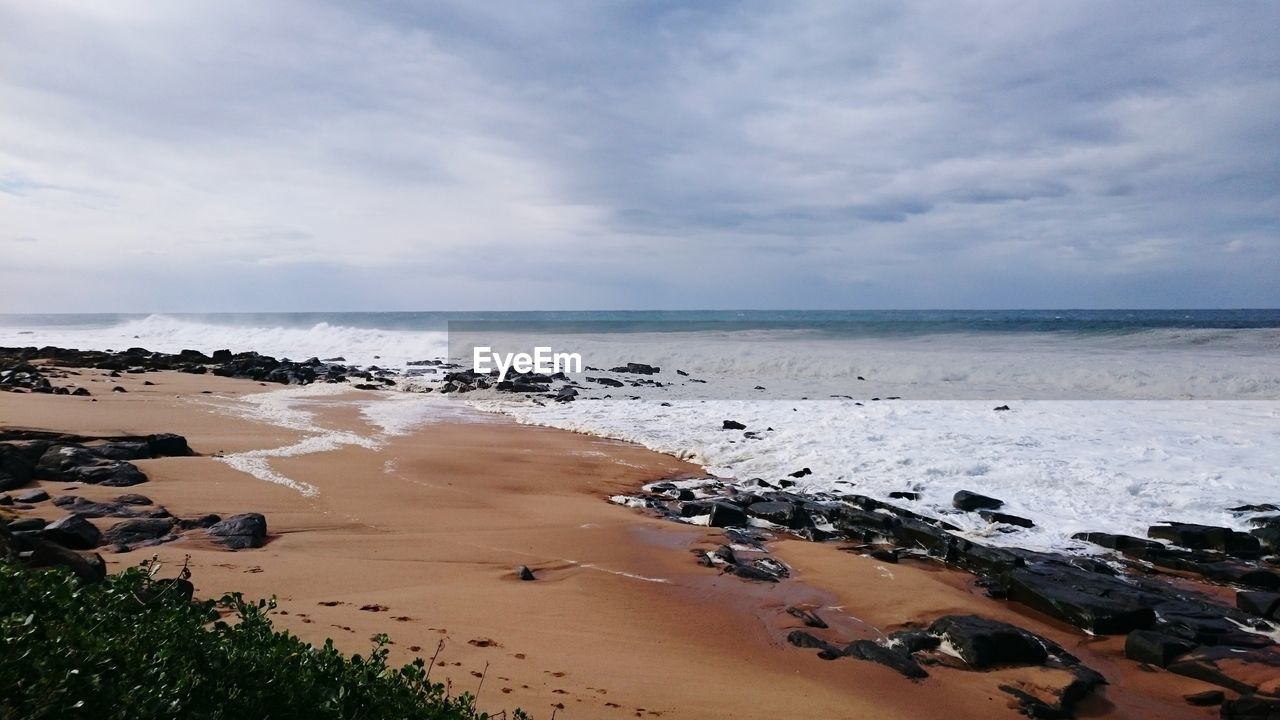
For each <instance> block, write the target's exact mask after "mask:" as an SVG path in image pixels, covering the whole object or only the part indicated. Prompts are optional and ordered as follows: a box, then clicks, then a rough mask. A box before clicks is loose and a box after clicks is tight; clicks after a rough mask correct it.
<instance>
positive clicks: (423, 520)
mask: <svg viewBox="0 0 1280 720" xmlns="http://www.w3.org/2000/svg"><path fill="white" fill-rule="evenodd" d="M80 372H82V373H83V377H82V378H81V379H80V380H81V382H80V384H82V385H84V386H85V387H88V388H89V389H90V390H91V391H92V392H93V393H94V398H80V397H64V396H48V395H22V394H11V393H0V425H4V426H10V427H25V428H36V429H48V430H58V431H63V432H77V433H85V434H97V433H102V434H128V433H151V432H177V433H180V434H183V435H185V436H186V437H187V438H188V440H189V441H190V443H191V446H192V447H193V448H194V449H195V450H196V451H197V452H198V453H200V454H201V456H200V457H192V458H164V459H157V460H147V461H139V462H138V463H137V464H138V466H139V467H140V468H141V469H142V470H143V471H144V472H145V473H147V475H148V476H149V478H150V482H148V483H146V484H143V485H139V486H136V487H134V488H130V490H129V491H132V492H140V493H143V494H145V495H148V496H149V497H151V498H152V499H153V500H155V502H156V503H157V504H160V505H164V506H165V507H167V508H168V509H169V510H170V511H171V512H173V513H174V514H175V515H179V516H183V515H194V514H201V513H208V512H216V513H218V514H220V515H223V516H226V515H230V514H234V513H238V512H249V511H254V512H261V513H263V514H264V515H266V517H267V520H268V526H269V531H270V534H271V540H270V542H269V543H268V544H267V546H266V547H264V548H261V549H256V550H246V551H240V552H228V551H225V550H221V549H218V548H215V547H212V546H209V545H208V544H207V543H205V542H203V541H199V540H196V539H194V538H188V539H184V540H181V541H178V542H175V543H170V544H167V545H162V546H159V547H155V548H146V549H141V550H136V551H133V552H129V553H122V554H112V553H110V552H104V553H103V556H104V558H105V559H106V560H107V561H108V562H109V563H110V565H111V566H112V568H113V569H118V568H120V567H124V566H127V565H129V564H134V563H137V562H140V561H142V560H144V559H146V558H148V557H150V556H152V555H156V556H158V557H159V558H160V559H161V560H162V561H164V562H165V563H166V565H167V568H168V569H170V570H172V571H173V572H176V571H177V569H178V567H180V566H181V565H182V564H183V563H184V562H188V563H189V565H190V566H191V569H192V572H193V578H192V579H193V581H194V582H195V584H196V587H197V592H198V594H200V595H201V596H204V597H215V596H217V595H219V594H221V593H223V592H227V591H233V590H234V591H240V592H243V593H244V594H245V595H246V596H248V597H270V596H272V595H275V596H277V598H278V600H279V607H278V608H277V610H276V621H277V623H278V625H279V626H280V627H283V628H287V629H289V630H290V631H292V632H294V633H296V634H298V635H299V636H301V637H303V638H304V639H306V640H309V641H311V642H315V643H319V642H323V640H324V639H326V638H329V637H332V638H333V639H334V641H335V642H336V643H337V644H338V646H339V647H341V648H343V649H344V650H346V651H348V652H363V651H365V650H367V648H368V647H369V646H370V637H371V636H373V635H375V634H376V633H381V632H385V633H387V634H389V635H390V636H391V637H392V639H393V641H394V643H395V644H394V646H393V655H394V657H395V658H396V659H397V660H400V661H408V660H410V659H412V658H413V657H416V656H423V657H426V658H431V657H432V656H433V654H435V653H436V650H437V647H438V644H439V643H440V641H442V640H443V641H444V643H445V644H444V646H443V649H442V650H440V652H439V656H438V657H437V665H436V667H435V668H434V670H433V677H434V678H439V679H446V678H447V679H448V681H449V682H450V683H451V685H452V687H453V689H454V691H455V692H462V691H470V692H472V693H476V692H477V691H478V692H479V696H480V703H479V704H480V706H481V707H483V708H485V709H488V710H491V711H497V710H501V709H504V708H512V707H516V706H520V707H523V708H524V709H525V710H527V711H528V712H530V713H532V714H533V715H534V716H535V717H550V716H551V715H552V712H553V710H554V712H555V713H556V716H557V717H583V718H597V717H603V718H608V717H619V718H621V717H659V716H660V717H664V718H685V717H688V718H695V717H696V718H705V717H735V718H779V717H783V718H786V717H858V718H921V717H948V718H970V717H972V718H1001V717H1008V718H1013V717H1019V715H1018V713H1017V711H1016V709H1015V708H1014V707H1013V705H1012V703H1011V701H1010V699H1009V697H1008V695H1006V694H1004V693H1003V692H1001V691H999V690H998V689H997V688H998V685H1000V684H1004V683H1013V684H1020V686H1022V687H1028V688H1030V687H1033V686H1035V685H1037V684H1051V683H1052V682H1053V681H1054V680H1055V678H1053V677H1051V676H1050V675H1051V673H1049V672H1048V671H1039V670H1038V669H1029V670H1027V669H1024V670H1003V671H996V672H992V673H973V672H967V671H964V670H960V669H953V668H946V667H937V668H931V669H930V674H931V677H929V678H927V679H925V680H923V681H909V680H906V679H904V678H902V677H901V676H899V675H898V674H897V673H895V672H894V671H892V670H890V669H888V668H884V667H881V666H879V665H875V664H871V663H867V662H860V661H855V660H849V659H841V660H836V661H824V660H821V659H819V658H817V656H816V654H815V653H814V652H813V651H811V650H801V649H797V648H794V647H792V646H790V645H789V644H787V643H786V641H785V636H786V633H787V632H789V631H790V630H792V629H794V628H797V627H801V623H800V622H799V621H798V620H796V619H795V618H794V617H792V616H790V615H788V614H787V613H786V612H785V610H786V608H787V607H788V606H791V605H801V606H805V607H813V608H816V609H817V610H818V612H819V614H821V615H822V617H823V618H824V619H826V620H827V621H828V622H830V623H831V625H832V628H831V630H829V631H827V635H828V636H829V637H831V638H833V639H841V640H851V639H854V637H874V636H876V634H878V633H880V632H889V631H892V630H894V629H898V628H900V627H902V626H904V625H906V624H910V623H928V622H929V621H930V620H932V619H933V618H935V617H937V616H938V615H942V614H946V613H949V612H973V613H977V614H982V615H986V616H989V617H994V618H997V619H1004V620H1010V621H1012V622H1015V623H1017V624H1019V625H1021V626H1023V627H1026V628H1027V629H1029V630H1032V631H1034V632H1037V633H1041V634H1044V635H1046V636H1048V637H1050V638H1052V639H1054V640H1055V641H1057V642H1059V643H1061V644H1062V645H1064V646H1065V647H1066V648H1067V649H1068V650H1070V651H1071V652H1073V653H1075V654H1077V655H1079V656H1080V657H1081V659H1082V660H1084V661H1085V663H1086V664H1088V665H1090V666H1091V667H1094V668H1095V669H1097V670H1099V671H1101V672H1102V673H1103V674H1104V675H1106V676H1107V678H1108V679H1109V680H1110V682H1111V686H1110V687H1109V688H1108V689H1107V691H1106V692H1105V693H1103V694H1102V696H1101V697H1096V698H1094V699H1091V700H1089V701H1088V702H1086V703H1085V704H1084V705H1083V706H1082V707H1081V708H1080V712H1079V715H1080V716H1081V717H1135V718H1136V717H1166V718H1178V717H1213V716H1216V710H1214V709H1202V708H1192V707H1189V706H1188V705H1186V703H1185V702H1183V700H1182V697H1181V696H1182V695H1183V694H1186V693H1190V692H1197V691H1200V690H1205V689H1210V687H1211V686H1209V685H1206V684H1203V683H1199V682H1196V681H1192V680H1188V679H1185V678H1180V677H1177V676H1172V675H1169V674H1168V673H1163V672H1160V673H1145V672H1141V671H1139V670H1137V666H1136V665H1134V664H1133V663H1131V662H1128V661H1124V660H1123V653H1122V649H1121V645H1120V640H1117V639H1114V638H1111V639H1103V640H1096V639H1090V638H1086V637H1084V636H1082V635H1081V634H1080V633H1079V632H1078V631H1076V630H1074V629H1072V628H1068V627H1065V626H1062V625H1060V624H1057V623H1054V622H1052V621H1049V620H1048V619H1047V618H1043V617H1037V616H1035V615H1033V614H1029V613H1028V612H1026V611H1023V610H1018V609H1015V608H1014V607H1013V606H1009V605H1007V604H1005V603H1001V602H997V601H994V600H991V599H989V598H986V597H985V596H983V595H982V594H981V593H980V591H978V590H976V589H975V588H973V587H972V578H971V577H970V576H968V575H965V574H962V573H957V572H952V571H948V570H944V569H941V568H940V567H939V566H937V565H935V564H932V563H916V562H904V563H900V564H896V565H884V564H882V563H879V562H877V561H874V560H871V559H869V558H865V557H860V556H855V555H852V554H850V553H847V552H842V551H841V550H839V548H838V546H837V545H834V544H821V545H819V544H811V543H804V542H799V541H794V540H782V541H779V542H778V543H776V544H775V547H774V549H775V554H776V556H777V557H779V558H780V559H783V560H785V561H786V562H787V563H788V564H789V565H791V566H792V568H793V570H794V573H793V578H792V579H791V580H789V581H786V582H783V583H779V584H758V583H749V582H746V581H743V580H741V579H738V578H736V577H733V576H727V575H720V574H719V573H718V571H716V570H713V569H708V568H705V567H701V566H699V565H697V564H696V563H695V562H694V560H693V557H692V555H691V551H693V550H696V549H699V548H710V547H714V546H716V545H718V544H720V543H721V542H722V541H721V540H719V537H718V536H719V531H717V530H715V529H708V528H702V527H693V526H688V527H685V526H681V525H678V524H675V523H671V522H667V521H662V520H658V519H656V518H651V517H648V516H646V515H644V514H643V513H641V512H637V511H634V510H630V509H627V508H623V507H620V506H617V505H613V504H610V503H608V502H606V500H605V499H606V498H607V497H608V496H610V495H613V494H619V493H626V492H630V491H633V490H634V489H635V488H636V487H637V486H639V485H641V484H643V483H646V482H652V481H655V480H658V479H663V478H668V477H673V476H681V475H689V476H697V475H701V474H702V471H701V468H698V467H696V466H692V465H689V464H687V463H683V462H681V461H679V460H676V459H674V458H671V457H668V456H665V455H660V454H657V453H653V452H650V451H648V450H645V449H643V448H640V447H637V446H634V445H629V444H626V443H620V442H614V441H609V440H602V439H599V438H592V437H586V436H582V435H576V434H573V433H568V432H564V431H559V430H552V429H546V428H537V427H530V426H521V425H518V424H515V423H513V422H510V421H508V420H505V419H503V418H500V417H495V416H491V415H484V414H480V413H475V412H471V411H467V410H465V409H459V408H457V407H456V406H452V407H447V406H441V410H440V413H439V416H438V418H437V420H436V421H432V422H427V423H425V424H422V425H419V426H417V427H415V428H413V429H412V430H410V431H408V432H406V433H405V434H400V435H385V434H384V433H382V432H381V431H380V428H379V427H378V426H377V424H376V423H371V422H370V419H369V417H367V416H366V415H365V414H364V413H363V410H364V408H366V407H367V406H368V405H369V404H371V403H379V402H396V401H397V398H396V396H395V394H394V393H380V392H360V391H352V392H343V393H342V394H328V395H322V396H319V397H315V398H310V399H308V398H305V397H304V398H303V399H300V400H298V401H297V402H296V403H294V404H293V406H292V409H293V410H295V411H296V410H304V411H306V412H309V413H311V419H310V421H308V422H306V423H301V424H299V423H297V422H294V425H295V426H296V427H293V428H286V427H280V426H279V425H276V424H272V423H271V422H266V421H265V420H256V421H255V420H251V419H247V418H246V417H244V416H243V412H244V409H245V407H246V406H250V404H249V403H246V402H245V400H244V398H245V397H246V395H247V394H252V393H260V392H264V391H268V390H278V389H279V388H278V386H272V387H264V386H260V385H259V384H258V383H254V382H250V381H243V380H228V379H224V378H217V377H212V376H192V375H181V374H178V373H149V374H147V375H141V376H125V377H123V378H120V379H119V380H118V381H115V382H117V383H118V384H120V385H123V386H124V387H127V388H128V390H129V392H128V393H111V392H109V391H108V390H109V387H110V385H109V383H110V382H112V381H111V379H109V378H107V377H106V376H105V374H104V373H101V372H99V371H92V370H84V371H80ZM144 379H146V380H150V381H152V382H154V383H155V385H154V386H144V385H143V384H142V383H143V380H144ZM202 391H208V392H202ZM94 399H96V400H97V402H92V400H94ZM295 420H296V418H295ZM342 433H348V434H350V436H352V437H356V438H361V439H363V440H364V441H365V444H366V445H369V446H368V447H365V446H361V445H360V444H343V445H339V446H337V447H336V448H334V449H329V450H325V451H321V452H312V453H307V454H298V455H294V456H290V457H277V458H268V459H267V460H266V465H267V466H268V467H269V468H270V470H271V471H272V472H274V473H276V474H278V475H279V476H283V477H284V478H288V479H290V480H293V481H297V482H299V483H305V484H307V485H310V486H313V487H314V489H315V494H314V495H311V496H307V495H304V494H303V493H302V492H300V491H299V490H298V489H297V488H296V487H289V486H287V485H283V484H276V483H272V482H267V481H265V480H262V479H259V478H256V477H253V476H252V475H249V474H247V473H245V472H242V471H241V470H238V469H236V468H235V467H232V465H230V464H228V463H226V462H223V461H220V460H219V458H218V457H217V456H218V455H224V456H225V455H234V454H235V453H243V452H247V451H255V450H271V449H274V448H281V447H288V446H291V445H294V444H296V443H299V442H300V441H303V440H306V439H307V438H309V437H310V438H315V437H317V436H330V437H335V436H336V437H347V436H343V435H341V434H342ZM41 485H42V486H44V487H45V488H46V489H47V490H48V491H49V492H50V494H51V495H54V496H57V495H61V494H76V495H82V496H84V497H87V498H90V499H94V500H98V499H108V498H110V497H113V496H114V495H117V494H119V493H120V492H121V490H119V489H116V488H102V487H94V486H83V487H74V489H72V487H73V486H72V485H69V484H67V483H58V482H46V483H41ZM24 514H27V515H34V516H40V517H45V518H47V519H50V520H52V519H55V518H57V517H59V516H60V514H61V513H60V511H58V510H57V508H54V507H52V506H51V505H49V504H48V503H42V504H40V505H39V506H37V507H36V508H35V509H34V510H31V511H26V512H25V513H24ZM97 522H99V523H100V524H101V525H102V526H104V527H105V526H106V525H108V524H110V523H111V522H112V521H111V520H102V521H97ZM188 556H189V559H188ZM518 565H527V566H529V567H530V568H532V569H533V570H534V572H535V574H536V575H537V580H536V581H533V582H522V581H520V580H518V579H517V578H516V577H515V574H514V568H515V567H516V566H518ZM815 633H817V631H815ZM818 634H821V633H818Z"/></svg>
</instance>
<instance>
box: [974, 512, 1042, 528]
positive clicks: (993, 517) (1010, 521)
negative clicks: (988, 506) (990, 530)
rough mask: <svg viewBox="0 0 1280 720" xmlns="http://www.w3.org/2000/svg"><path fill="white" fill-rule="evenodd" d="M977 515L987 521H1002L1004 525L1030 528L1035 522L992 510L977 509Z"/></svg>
mask: <svg viewBox="0 0 1280 720" xmlns="http://www.w3.org/2000/svg"><path fill="white" fill-rule="evenodd" d="M978 515H980V516H982V519H983V520H986V521H987V522H989V523H1003V524H1005V525H1016V526H1018V527H1024V528H1031V527H1035V526H1036V524H1035V523H1033V522H1031V521H1030V520H1028V519H1026V518H1024V517H1018V516H1017V515H1009V514H1007V513H1002V512H995V511H994V510H979V511H978Z"/></svg>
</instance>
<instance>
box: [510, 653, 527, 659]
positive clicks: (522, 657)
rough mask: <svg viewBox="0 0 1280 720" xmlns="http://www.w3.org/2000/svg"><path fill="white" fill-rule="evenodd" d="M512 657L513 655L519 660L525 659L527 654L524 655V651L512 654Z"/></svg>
mask: <svg viewBox="0 0 1280 720" xmlns="http://www.w3.org/2000/svg"><path fill="white" fill-rule="evenodd" d="M511 657H513V658H515V659H517V660H523V659H524V658H525V655H524V653H516V654H515V655H512V656H511Z"/></svg>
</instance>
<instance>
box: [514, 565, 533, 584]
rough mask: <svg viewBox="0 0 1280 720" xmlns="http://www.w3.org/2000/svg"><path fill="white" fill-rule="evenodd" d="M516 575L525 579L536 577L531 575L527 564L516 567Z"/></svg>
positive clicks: (531, 572)
mask: <svg viewBox="0 0 1280 720" xmlns="http://www.w3.org/2000/svg"><path fill="white" fill-rule="evenodd" d="M516 577H518V578H520V579H521V580H525V581H528V580H536V579H537V578H535V577H534V576H533V571H532V570H530V569H529V566H528V565H521V566H520V567H518V568H516Z"/></svg>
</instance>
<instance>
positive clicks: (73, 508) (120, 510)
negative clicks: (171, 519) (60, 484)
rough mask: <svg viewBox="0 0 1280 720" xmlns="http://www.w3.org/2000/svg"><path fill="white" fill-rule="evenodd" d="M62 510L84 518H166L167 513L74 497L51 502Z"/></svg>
mask: <svg viewBox="0 0 1280 720" xmlns="http://www.w3.org/2000/svg"><path fill="white" fill-rule="evenodd" d="M53 504H54V505H57V506H58V507H60V508H62V509H63V510H65V511H67V512H69V513H74V514H76V515H80V516H82V517H86V518H103V517H118V518H136V517H168V516H169V511H167V510H165V509H164V508H151V509H146V510H137V509H135V508H134V506H129V505H122V504H120V503H98V502H93V501H92V500H86V499H85V498H82V497H77V496H75V495H62V496H60V497H57V498H55V499H54V501H53Z"/></svg>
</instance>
